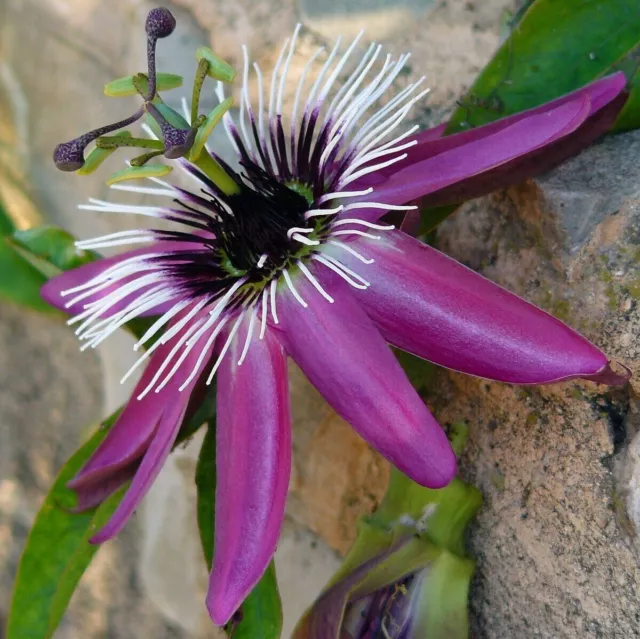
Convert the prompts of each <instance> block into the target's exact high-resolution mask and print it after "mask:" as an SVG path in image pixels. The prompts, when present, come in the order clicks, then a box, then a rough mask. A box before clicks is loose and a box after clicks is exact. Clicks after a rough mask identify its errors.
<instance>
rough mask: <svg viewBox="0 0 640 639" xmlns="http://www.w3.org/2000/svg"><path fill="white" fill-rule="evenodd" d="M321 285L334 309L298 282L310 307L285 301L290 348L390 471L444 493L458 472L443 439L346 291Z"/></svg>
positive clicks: (334, 284)
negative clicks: (382, 457) (332, 301)
mask: <svg viewBox="0 0 640 639" xmlns="http://www.w3.org/2000/svg"><path fill="white" fill-rule="evenodd" d="M360 266H362V264H361V265H360ZM329 273H330V271H329ZM324 275H325V271H322V272H318V273H317V275H316V277H318V278H321V276H324ZM322 281H323V282H324V283H325V285H326V287H327V289H328V290H329V289H330V291H329V292H330V294H331V295H332V296H333V298H334V299H335V303H333V304H330V303H329V302H328V301H326V300H325V299H324V298H323V297H321V296H320V294H319V293H318V292H317V291H316V290H315V288H313V287H312V286H311V285H310V284H308V283H306V281H305V280H301V279H300V280H298V282H297V283H296V287H297V288H298V290H299V291H300V293H301V295H302V297H303V298H304V299H305V300H306V301H307V302H308V304H309V307H308V308H303V307H302V306H301V305H300V304H299V303H298V302H297V301H296V300H295V299H294V298H293V297H290V296H287V295H283V296H281V302H280V304H279V306H278V315H279V319H280V324H279V325H278V326H279V327H280V328H281V329H282V330H281V331H280V332H279V338H280V339H281V341H282V343H283V344H284V346H285V349H286V350H287V352H288V353H289V354H290V355H291V356H292V357H293V359H294V360H295V361H296V363H297V364H298V366H300V368H301V369H302V370H303V372H304V373H305V375H306V376H307V377H308V378H309V380H310V381H311V383H312V384H313V385H314V386H316V388H317V389H318V390H319V391H320V393H322V395H323V396H324V397H325V399H326V400H327V401H328V402H329V404H331V406H333V408H334V409H335V411H336V412H337V413H338V414H339V415H340V416H341V417H343V418H344V419H345V420H346V421H348V422H350V423H351V425H352V426H353V427H354V428H355V429H356V431H357V432H358V433H360V435H362V437H364V439H366V440H367V441H368V442H369V443H370V444H371V445H372V446H374V447H375V448H377V449H378V450H379V451H380V453H381V454H382V455H384V456H385V457H386V458H387V459H388V460H389V461H390V462H391V463H392V464H394V465H395V466H397V467H398V468H399V469H400V470H401V471H402V472H403V473H405V474H407V475H409V477H411V478H412V479H413V480H414V481H416V482H418V483H419V484H422V485H423V486H428V487H430V488H440V487H442V486H445V485H446V484H448V483H449V482H450V481H451V479H452V477H453V476H454V474H455V470H456V460H455V455H454V454H453V451H452V450H451V447H450V445H449V442H448V441H447V437H446V435H445V434H444V432H443V431H442V429H441V428H440V426H439V425H438V424H437V422H436V421H435V420H434V419H433V417H432V416H431V414H430V413H429V411H428V410H427V408H426V406H425V405H424V402H423V401H422V399H420V397H419V396H418V394H417V393H416V391H415V390H414V388H413V387H412V386H411V384H410V383H409V381H408V380H407V378H406V376H405V374H404V371H403V370H402V368H401V367H400V365H399V364H398V362H397V360H396V358H395V357H394V356H393V353H392V352H391V350H390V349H389V347H388V346H387V345H386V344H385V342H384V340H383V339H382V336H381V335H380V333H379V332H378V330H377V329H376V328H375V326H374V325H373V324H372V322H371V320H370V319H369V318H368V317H367V315H366V314H365V313H364V311H363V310H362V309H361V308H360V305H359V304H358V303H357V302H356V300H355V299H354V298H353V296H352V295H351V293H350V291H349V290H348V287H347V286H346V285H344V284H343V283H342V281H341V280H339V281H336V280H334V279H332V278H329V277H322Z"/></svg>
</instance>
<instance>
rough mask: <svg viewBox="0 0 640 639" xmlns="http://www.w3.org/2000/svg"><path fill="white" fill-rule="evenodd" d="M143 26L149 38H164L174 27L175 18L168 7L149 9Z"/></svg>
mask: <svg viewBox="0 0 640 639" xmlns="http://www.w3.org/2000/svg"><path fill="white" fill-rule="evenodd" d="M144 28H145V31H146V32H147V35H148V36H149V37H150V38H166V37H167V36H170V35H171V34H172V33H173V31H174V29H175V28H176V19H175V18H174V17H173V14H172V13H171V11H169V9H165V8H164V7H160V8H158V9H151V11H149V15H148V16H147V21H146V22H145V25H144Z"/></svg>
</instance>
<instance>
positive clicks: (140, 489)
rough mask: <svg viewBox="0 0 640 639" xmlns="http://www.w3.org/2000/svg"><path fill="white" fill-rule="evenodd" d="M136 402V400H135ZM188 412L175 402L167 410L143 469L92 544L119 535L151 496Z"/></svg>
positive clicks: (137, 472)
mask: <svg viewBox="0 0 640 639" xmlns="http://www.w3.org/2000/svg"><path fill="white" fill-rule="evenodd" d="M134 401H135V400H134ZM185 410H186V402H184V401H179V398H175V401H174V402H173V403H172V404H171V405H169V406H168V408H167V411H166V412H165V413H164V414H163V415H162V418H161V419H160V423H159V424H158V429H157V430H156V432H155V433H154V436H153V440H152V441H151V444H150V445H149V448H148V450H147V452H146V453H145V455H144V457H143V458H142V461H141V462H140V466H139V467H138V470H137V471H136V474H135V476H134V478H133V481H132V482H131V486H130V487H129V490H128V491H127V493H126V495H125V496H124V499H123V500H122V501H121V502H120V505H119V506H118V508H117V509H116V511H115V512H114V513H113V515H112V516H111V519H109V521H108V522H107V523H106V524H105V526H104V527H103V528H102V529H101V530H100V532H98V533H97V534H95V535H94V536H93V537H92V538H91V539H90V542H91V543H92V544H101V543H103V542H105V541H107V540H108V539H111V538H112V537H114V536H115V535H117V534H118V533H119V532H120V531H121V530H122V529H123V528H124V525H125V524H126V523H127V521H128V520H129V517H131V515H132V514H133V511H134V510H135V509H136V508H137V507H138V504H139V503H140V500H141V499H142V498H143V497H144V496H145V495H146V494H147V492H148V490H149V488H151V484H152V483H153V480H154V479H155V478H156V477H157V476H158V473H159V472H160V470H161V468H162V466H163V464H164V462H165V461H166V459H167V457H168V456H169V453H170V452H171V447H172V446H173V443H174V442H175V440H176V436H177V435H178V431H179V430H180V424H181V423H182V418H183V417H184V412H185Z"/></svg>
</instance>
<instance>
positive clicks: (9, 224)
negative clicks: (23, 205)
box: [0, 201, 15, 235]
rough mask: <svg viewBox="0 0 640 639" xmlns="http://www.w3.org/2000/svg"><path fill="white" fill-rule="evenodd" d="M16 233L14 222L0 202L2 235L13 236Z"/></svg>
mask: <svg viewBox="0 0 640 639" xmlns="http://www.w3.org/2000/svg"><path fill="white" fill-rule="evenodd" d="M14 231H15V225H14V224H13V220H12V219H11V218H10V217H9V214H8V213H7V210H6V209H5V207H4V204H3V203H2V201H0V235H11V233H13V232H14Z"/></svg>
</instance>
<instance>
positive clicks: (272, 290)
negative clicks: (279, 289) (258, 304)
mask: <svg viewBox="0 0 640 639" xmlns="http://www.w3.org/2000/svg"><path fill="white" fill-rule="evenodd" d="M277 285H278V282H277V280H276V279H273V280H271V286H270V290H269V293H270V295H271V317H273V323H274V324H278V313H277V312H276V286H277Z"/></svg>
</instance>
